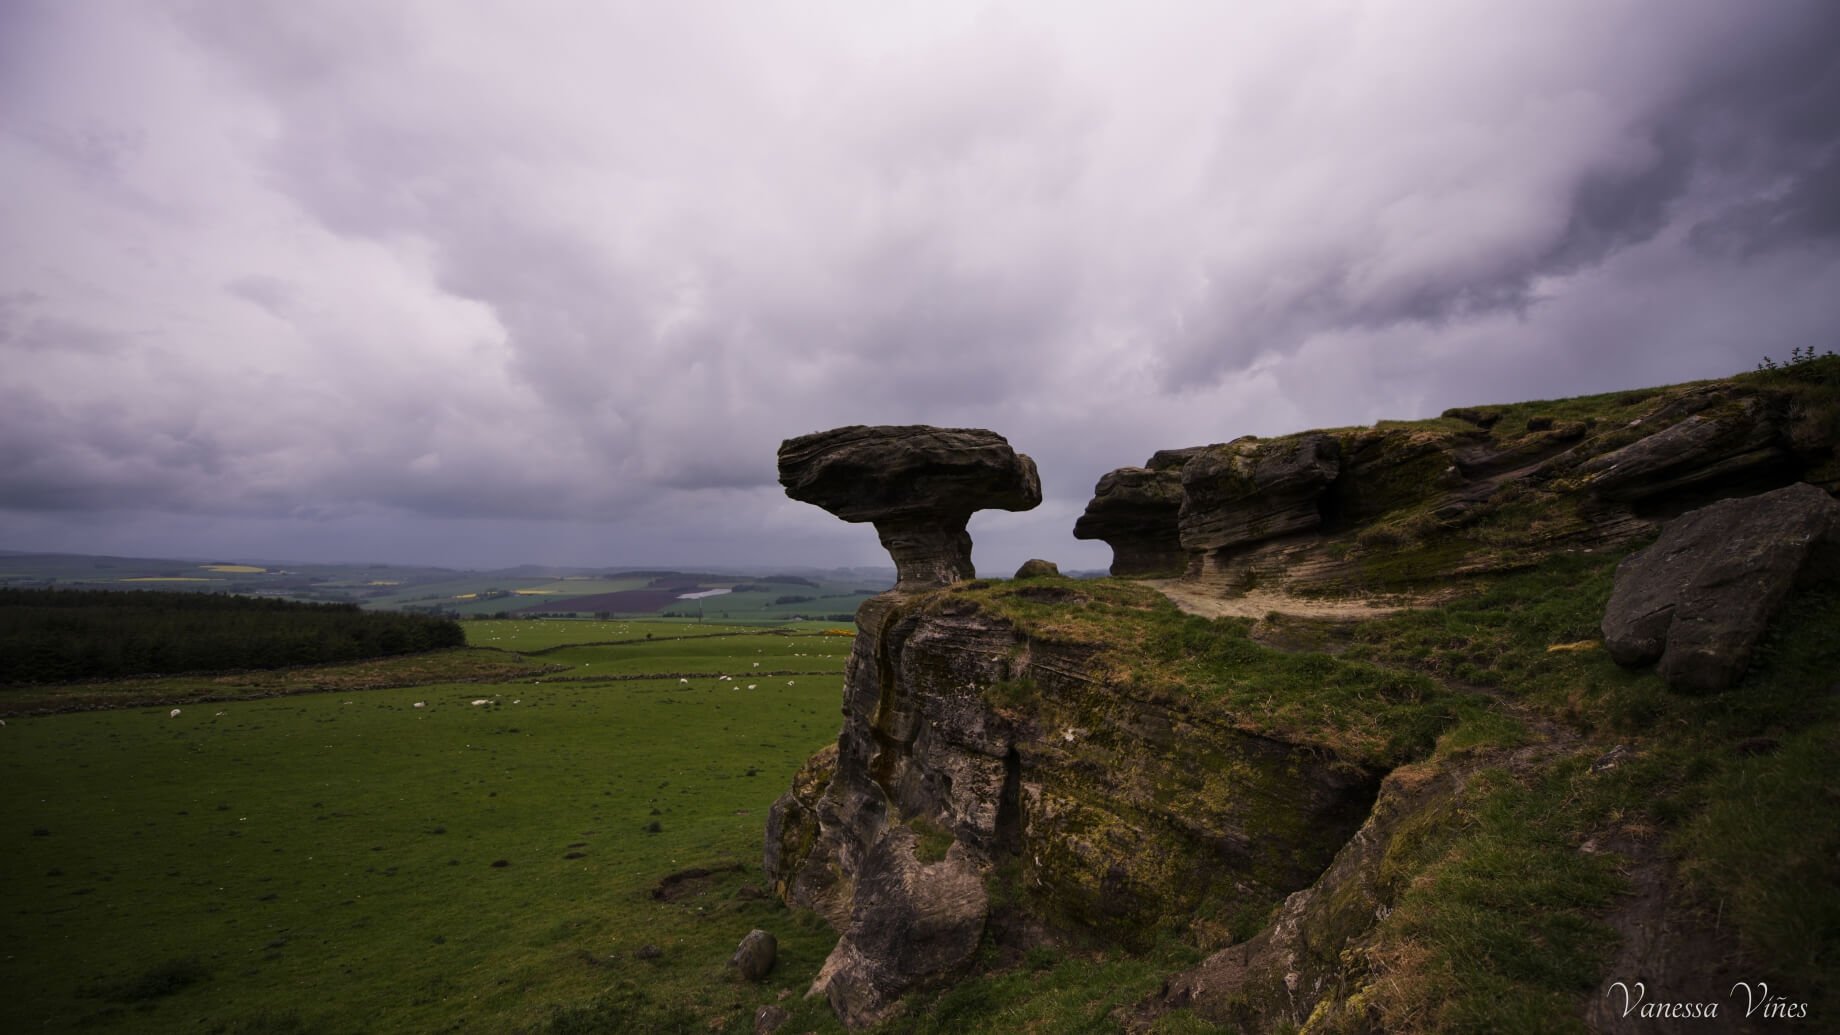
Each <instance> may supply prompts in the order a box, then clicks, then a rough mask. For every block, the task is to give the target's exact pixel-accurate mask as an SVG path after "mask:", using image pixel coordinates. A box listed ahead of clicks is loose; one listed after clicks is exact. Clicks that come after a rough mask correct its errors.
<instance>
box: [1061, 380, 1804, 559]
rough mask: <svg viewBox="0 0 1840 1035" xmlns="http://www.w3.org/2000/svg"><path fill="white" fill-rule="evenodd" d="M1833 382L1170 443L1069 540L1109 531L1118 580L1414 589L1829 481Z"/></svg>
mask: <svg viewBox="0 0 1840 1035" xmlns="http://www.w3.org/2000/svg"><path fill="white" fill-rule="evenodd" d="M1830 396H1831V391H1829V390H1826V389H1825V387H1824V386H1822V385H1819V384H1814V385H1810V384H1806V383H1801V382H1797V381H1795V380H1793V379H1787V378H1777V379H1749V380H1746V379H1733V380H1727V381H1715V382H1702V383H1698V384H1691V385H1681V386H1677V387H1674V388H1667V389H1654V390H1645V391H1637V392H1622V393H1615V394H1612V395H1605V396H1595V397H1588V398H1583V399H1570V400H1561V401H1557V402H1553V403H1521V404H1516V405H1513V406H1492V407H1465V408H1459V409H1454V410H1449V411H1446V412H1445V413H1444V415H1443V416H1442V417H1440V418H1438V419H1435V420H1425V421H1412V422H1387V421H1383V422H1381V423H1380V424H1377V425H1375V426H1374V427H1372V428H1344V429H1338V430H1329V431H1309V432H1302V433H1299V434H1295V435H1287V436H1282V437H1278V438H1271V439H1257V438H1251V437H1246V438H1240V439H1235V440H1233V441H1231V442H1228V443H1226V444H1224V445H1212V446H1198V447H1191V448H1189V449H1185V450H1171V451H1166V452H1165V453H1161V454H1158V456H1159V457H1166V458H1167V459H1166V460H1165V462H1164V463H1163V465H1162V466H1161V468H1160V469H1159V468H1156V467H1154V466H1153V467H1150V468H1132V467H1126V468H1120V469H1119V470H1117V471H1114V472H1112V473H1110V474H1108V475H1106V476H1105V477H1104V478H1102V479H1101V480H1100V482H1099V484H1098V486H1097V488H1096V489H1095V492H1094V496H1093V500H1092V502H1091V503H1090V504H1089V505H1088V507H1087V511H1086V514H1085V515H1083V516H1082V517H1081V519H1080V523H1079V524H1078V525H1076V526H1075V535H1076V536H1079V537H1081V538H1097V539H1104V540H1106V541H1107V542H1108V543H1110V544H1111V545H1112V546H1113V549H1114V551H1115V553H1116V555H1117V562H1116V563H1115V564H1114V568H1113V574H1115V575H1139V574H1149V573H1153V572H1155V571H1158V570H1170V569H1175V568H1180V569H1181V570H1183V571H1184V572H1185V574H1186V576H1187V578H1188V579H1189V580H1190V581H1192V582H1195V583H1197V584H1198V585H1201V586H1205V587H1207V588H1209V589H1210V590H1212V591H1213V592H1216V593H1222V594H1232V593H1237V592H1243V591H1245V590H1246V589H1249V588H1252V587H1255V586H1257V587H1263V588H1266V589H1271V588H1278V587H1281V588H1286V589H1289V590H1293V591H1299V592H1317V593H1321V592H1327V593H1365V592H1375V591H1388V590H1399V589H1411V588H1414V587H1420V586H1424V585H1426V584H1431V583H1440V582H1443V581H1445V580H1448V579H1450V578H1452V577H1461V576H1465V575H1474V574H1479V573H1488V572H1500V571H1506V570H1512V569H1515V568H1521V567H1526V566H1528V565H1530V564H1532V563H1535V562H1537V561H1538V560H1539V559H1540V558H1542V557H1545V556H1548V555H1550V554H1551V553H1553V552H1555V551H1561V550H1594V549H1614V548H1621V547H1625V546H1627V545H1628V544H1631V543H1635V542H1639V541H1641V540H1643V539H1646V538H1649V537H1652V536H1653V535H1654V534H1655V533H1656V532H1657V531H1658V529H1659V527H1660V524H1661V522H1664V521H1665V520H1667V519H1668V518H1670V517H1673V516H1675V515H1677V514H1680V513H1682V512H1684V511H1686V510H1689V509H1692V508H1694V507H1698V506H1701V505H1703V504H1705V503H1708V502H1711V501H1713V500H1717V499H1722V498H1726V497H1730V496H1744V495H1750V494H1753V493H1757V492H1762V491H1767V490H1770V489H1775V488H1780V487H1782V486H1785V485H1789V484H1792V483H1795V482H1799V481H1806V482H1810V483H1812V484H1815V485H1817V486H1819V487H1821V488H1824V489H1826V490H1827V491H1829V492H1830V493H1831V492H1834V491H1836V490H1837V489H1840V427H1836V426H1835V416H1834V412H1833V409H1832V403H1831V399H1830ZM1175 551H1180V552H1179V555H1178V554H1177V553H1176V552H1175ZM1146 556H1148V557H1151V558H1153V560H1151V561H1148V562H1146V561H1145V560H1144V558H1145V557H1146ZM1178 557H1179V560H1178Z"/></svg>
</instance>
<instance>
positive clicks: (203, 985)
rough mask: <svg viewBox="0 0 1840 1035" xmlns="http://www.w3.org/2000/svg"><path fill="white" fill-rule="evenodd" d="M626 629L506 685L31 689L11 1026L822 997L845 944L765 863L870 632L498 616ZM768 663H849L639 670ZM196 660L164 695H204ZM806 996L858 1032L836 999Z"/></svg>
mask: <svg viewBox="0 0 1840 1035" xmlns="http://www.w3.org/2000/svg"><path fill="white" fill-rule="evenodd" d="M610 626H611V627H616V628H622V629H623V631H624V632H625V633H628V634H636V638H637V640H638V642H637V643H634V644H629V645H607V646H598V647H575V648H567V649H566V650H565V651H552V652H550V656H546V655H544V654H537V655H536V656H534V657H532V658H531V659H530V664H532V665H535V664H538V663H544V664H547V663H550V661H551V658H552V657H553V656H560V655H562V654H564V653H566V654H567V656H568V658H569V659H570V664H571V666H572V667H571V668H570V669H569V670H568V671H566V672H560V673H558V672H542V671H520V672H519V673H518V674H517V675H516V676H514V677H509V678H510V679H511V681H506V682H499V683H471V682H470V683H452V682H446V683H434V684H431V685H423V686H410V687H400V688H394V689H368V690H367V689H342V690H335V691H332V692H317V693H304V694H299V695H296V696H283V697H272V698H259V699H247V700H232V701H219V702H215V703H211V702H198V701H195V700H193V699H191V698H186V699H185V700H183V702H182V704H181V714H180V715H179V716H177V717H173V716H171V715H170V714H169V713H170V707H169V706H168V704H167V703H164V702H163V703H160V704H158V705H151V706H145V707H136V708H128V709H118V710H110V711H99V712H83V713H74V714H60V715H42V716H31V717H19V716H18V715H17V712H14V717H12V718H11V719H10V720H9V724H8V725H7V726H6V727H5V728H4V729H0V780H4V782H5V786H6V787H7V788H8V794H7V795H6V796H5V797H4V799H0V846H3V848H0V886H4V887H6V888H7V889H8V891H9V892H10V894H9V896H8V898H9V900H10V901H9V902H8V904H7V906H6V907H5V909H6V913H5V915H6V918H7V922H6V924H5V929H6V931H7V937H6V938H5V940H4V941H5V950H4V956H5V958H4V959H3V960H0V981H4V982H5V986H6V987H7V988H8V989H10V990H11V991H10V992H9V994H8V995H7V996H5V997H4V998H3V999H0V1030H5V1031H69V1030H83V1031H103V1032H109V1031H115V1032H164V1031H181V1030H183V1031H206V1032H212V1031H218V1032H271V1031H276V1032H288V1031H296V1032H321V1031H324V1032H359V1031H379V1032H386V1031H387V1032H402V1031H415V1032H421V1031H428V1032H434V1031H481V1032H503V1031H549V1030H554V1031H561V1030H646V1029H654V1028H655V1029H659V1030H670V1029H671V1028H672V1027H673V1026H678V1027H682V1026H685V1025H689V1026H692V1027H693V1028H694V1030H698V1031H704V1030H709V1026H710V1024H711V1023H712V1022H714V1023H716V1025H717V1029H718V1030H724V1025H725V1026H726V1030H745V1029H746V1026H747V1021H748V1019H749V1018H751V1016H752V1013H753V1011H754V1009H755V1008H756V1007H757V1006H759V1005H760V1004H762V1003H764V1002H769V1001H774V999H775V997H776V996H777V994H778V992H779V991H780V990H781V989H795V990H797V991H799V992H801V993H802V992H803V989H804V987H805V985H806V984H808V983H809V981H810V979H811V977H812V976H813V974H815V972H816V969H817V967H818V965H819V963H821V962H822V960H823V958H824V956H825V954H826V953H827V952H828V951H829V949H830V946H831V944H832V943H833V941H834V940H835V936H834V935H833V934H831V933H830V932H829V931H828V930H827V929H825V928H823V926H822V925H821V924H819V923H817V922H815V921H814V920H813V919H812V918H810V917H798V916H795V915H794V914H791V913H789V912H787V911H786V910H785V909H784V908H783V907H781V906H779V905H777V904H776V902H775V901H774V900H772V899H770V898H769V897H766V896H764V895H761V894H759V892H760V880H761V878H760V872H759V856H760V850H761V845H762V842H763V832H764V824H765V821H766V813H767V809H768V806H770V805H771V804H772V802H773V799H774V798H775V797H777V796H778V795H779V794H780V793H781V792H782V791H783V790H784V789H785V788H786V787H787V785H788V784H789V782H790V780H791V777H792V773H793V771H794V770H795V769H796V768H797V767H798V765H799V764H800V763H801V762H802V761H803V760H804V759H805V758H806V757H807V756H808V755H809V754H811V753H812V752H813V751H815V750H816V749H818V748H819V747H822V746H823V745H825V744H827V743H829V742H831V741H832V740H833V739H834V738H835V736H836V726H837V704H838V699H839V693H840V686H841V677H840V673H841V671H842V665H843V659H844V655H845V653H846V652H847V649H848V644H849V640H848V638H846V637H841V636H820V635H799V636H786V637H779V636H763V635H761V634H760V631H759V630H747V631H745V632H740V633H733V634H731V635H717V636H712V635H709V634H710V633H715V632H719V631H720V630H715V629H712V628H702V629H698V628H696V627H695V626H693V625H685V624H673V623H649V624H643V623H637V622H633V623H597V622H548V623H536V622H523V623H494V622H471V623H467V627H468V632H469V634H470V635H471V636H472V637H473V638H474V639H473V642H475V643H484V644H486V645H490V646H499V645H501V644H502V643H503V642H504V640H505V639H506V637H507V636H509V637H510V638H511V639H513V640H517V639H522V638H524V636H523V635H520V634H527V635H528V638H529V640H530V641H531V642H530V643H529V644H519V646H520V647H522V648H523V649H540V647H557V646H561V645H563V644H566V643H568V642H569V641H570V639H571V637H573V638H574V639H575V640H577V641H580V640H589V641H594V640H599V639H602V638H610V637H607V634H608V633H609V632H610V631H612V630H611V629H610V628H609V627H610ZM646 632H651V633H652V634H653V639H652V640H651V641H649V642H648V641H646V640H645V639H644V634H645V633H646ZM680 634H690V635H701V636H702V638H700V639H693V640H672V639H670V638H669V637H672V636H676V635H680ZM493 637H497V642H492V639H493ZM821 651H822V652H823V653H827V654H828V657H824V656H818V655H819V654H820V652H821ZM463 653H464V652H463ZM485 653H487V654H488V656H489V652H485ZM801 655H803V656H801ZM757 659H768V660H766V661H763V665H762V667H763V669H764V668H765V667H766V665H767V664H772V665H774V666H777V667H779V668H787V667H791V666H792V665H793V664H796V665H797V666H798V667H799V668H800V669H801V670H802V671H812V672H816V673H819V674H815V675H810V676H796V677H790V678H785V677H782V678H777V679H774V680H772V681H770V682H769V681H765V680H756V682H757V683H759V684H760V685H759V687H758V689H756V690H754V691H749V690H746V689H745V688H744V686H745V684H743V683H741V682H738V681H717V680H714V679H713V678H700V679H697V680H695V681H694V682H693V683H692V684H683V683H680V682H679V681H678V679H677V678H675V677H673V678H668V679H657V678H653V679H647V678H632V677H633V676H636V675H642V674H643V673H644V672H645V671H646V670H647V669H648V668H649V667H651V666H654V665H661V666H666V670H667V671H675V670H676V668H677V667H680V666H684V665H687V664H690V663H692V662H696V663H699V664H701V665H702V666H703V669H704V670H707V671H714V670H715V669H716V668H717V667H719V666H726V667H727V668H728V669H729V670H731V671H733V672H735V673H740V672H742V670H744V669H746V670H750V671H751V666H752V664H753V662H754V661H755V660H757ZM512 660H516V659H512ZM602 666H605V668H606V669H607V670H608V672H609V673H610V674H612V673H614V672H616V671H617V672H618V673H619V674H620V675H621V676H623V677H625V678H619V679H609V680H596V679H594V678H592V676H590V675H589V673H590V672H592V671H593V669H595V668H599V667H602ZM437 674H438V673H437ZM296 675H299V676H301V678H302V679H303V680H305V683H304V686H305V688H306V689H311V688H312V686H313V685H315V683H314V681H313V680H314V679H317V680H318V681H319V683H322V684H323V683H324V682H326V681H327V680H328V678H330V677H328V676H327V675H326V674H325V672H324V671H323V670H322V671H320V672H319V673H318V674H317V675H314V676H313V679H308V678H306V677H307V676H308V675H312V672H311V670H300V672H298V673H296ZM496 678H501V679H502V678H507V677H506V676H504V675H503V674H502V673H501V674H499V675H498V676H497V677H496ZM199 681H200V680H194V681H193V682H199ZM183 682H184V681H163V685H162V686H161V687H153V688H151V689H148V688H143V690H142V692H143V693H150V692H157V691H159V690H161V689H164V690H165V691H167V692H170V693H172V694H175V695H179V696H184V695H185V694H193V695H195V694H196V693H198V688H197V687H195V686H186V685H182V684H183ZM358 685H363V684H362V683H360V684H358ZM220 689H221V687H220ZM297 689H298V688H297ZM35 692H36V691H35ZM90 692H91V693H95V692H100V691H96V690H94V689H93V688H92V690H91V691H90ZM262 692H287V691H286V689H285V688H283V689H277V688H276V687H274V686H269V687H266V688H265V689H264V690H263V691H262ZM9 693H12V692H11V691H5V692H0V709H5V708H6V705H7V702H8V698H7V697H6V696H5V695H6V694H9ZM481 700H483V701H489V702H490V703H488V704H483V705H476V704H474V703H473V702H475V701H481ZM417 702H420V703H421V707H417V706H416V704H417ZM92 703H93V702H92ZM9 710H10V709H9ZM697 866H701V867H705V868H709V869H712V870H714V871H715V872H714V873H713V874H712V875H711V876H710V877H708V878H706V879H703V880H700V881H692V882H690V883H689V885H688V886H689V887H690V888H691V889H693V890H692V891H691V893H689V894H687V895H685V896H683V897H679V898H677V899H676V900H674V901H660V900H655V899H654V898H653V897H652V896H651V894H650V890H651V889H652V888H653V886H654V885H655V884H656V883H657V882H658V881H659V879H660V878H661V877H663V876H665V875H666V874H669V873H671V872H673V871H678V870H682V869H685V868H689V867H697ZM723 867H733V868H731V869H723ZM753 927H765V928H767V929H769V930H772V931H773V932H774V934H775V935H777V936H778V938H779V940H780V964H779V967H778V968H777V969H776V971H775V972H774V974H773V976H772V978H771V979H770V980H769V981H768V982H767V983H766V984H765V985H762V986H755V985H745V984H741V983H736V982H733V981H731V980H729V979H728V977H727V976H726V974H725V972H724V964H725V962H726V960H727V957H728V954H729V953H730V952H731V951H732V950H733V948H734V945H735V943H736V942H738V941H739V940H740V938H741V937H742V936H743V935H744V934H746V933H747V932H748V930H749V929H751V928H753ZM647 944H649V945H653V946H656V947H657V948H658V949H659V950H661V954H660V955H658V956H657V957H656V958H649V959H648V958H639V957H638V956H636V955H635V952H636V950H638V949H639V948H640V947H641V946H642V945H647ZM786 1005H788V1006H789V1007H791V1008H793V1009H794V1010H795V1011H796V1014H795V1016H796V1017H797V1021H796V1023H797V1024H798V1025H799V1026H798V1027H797V1029H796V1030H801V1031H803V1030H807V1029H812V1028H817V1029H820V1030H834V1022H832V1021H831V1020H830V1019H829V1010H828V1008H826V1007H824V1006H823V1004H821V1003H817V1002H812V1003H806V1002H804V1001H803V1000H802V999H801V998H799V997H798V996H792V997H789V998H788V999H787V1000H786ZM583 1024H587V1025H588V1028H586V1029H584V1028H582V1027H581V1025H583Z"/></svg>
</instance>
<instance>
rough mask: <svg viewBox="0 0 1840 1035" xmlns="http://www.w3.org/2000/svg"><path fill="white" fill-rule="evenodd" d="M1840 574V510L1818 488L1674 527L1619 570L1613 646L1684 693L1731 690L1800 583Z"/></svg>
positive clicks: (1787, 491)
mask: <svg viewBox="0 0 1840 1035" xmlns="http://www.w3.org/2000/svg"><path fill="white" fill-rule="evenodd" d="M1837 570H1840V502H1835V500H1834V498H1833V497H1832V496H1829V495H1828V494H1827V493H1825V492H1823V491H1822V490H1820V489H1817V488H1815V487H1814V486H1812V485H1806V484H1796V485H1791V486H1788V487H1786V488H1782V489H1777V490H1776V491H1774V492H1768V493H1764V494H1763V495H1760V496H1749V497H1742V498H1739V499H1730V500H1722V501H1720V502H1718V503H1714V504H1712V505H1710V506H1707V507H1703V508H1701V509H1699V510H1695V511H1691V512H1689V513H1686V514H1683V515H1681V516H1680V517H1678V518H1676V519H1674V520H1673V521H1671V522H1669V523H1668V525H1667V526H1666V528H1665V529H1664V530H1663V531H1662V533H1661V538H1660V539H1658V540H1656V541H1655V543H1654V544H1653V545H1652V546H1649V547H1648V548H1647V549H1644V550H1640V551H1638V552H1636V553H1634V554H1631V555H1630V556H1629V557H1628V558H1627V559H1625V560H1624V561H1623V563H1622V564H1620V565H1618V567H1617V569H1616V583H1615V587H1614V588H1613V589H1612V591H1611V594H1610V603H1609V605H1608V606H1607V607H1606V608H1605V610H1604V621H1603V633H1604V644H1605V646H1606V647H1607V648H1608V649H1609V651H1610V656H1611V657H1612V658H1614V659H1616V661H1617V662H1618V663H1619V664H1622V665H1645V664H1648V663H1649V662H1658V663H1659V664H1658V665H1657V671H1659V672H1660V674H1661V676H1662V678H1664V679H1666V680H1667V681H1668V684H1669V685H1670V686H1672V687H1674V688H1675V689H1679V690H1692V691H1712V690H1722V689H1725V688H1726V687H1729V686H1731V685H1732V684H1733V683H1735V682H1737V681H1738V679H1739V678H1740V677H1741V676H1743V674H1744V670H1745V669H1746V668H1747V667H1749V665H1750V660H1751V653H1752V651H1753V650H1754V649H1755V648H1756V646H1757V643H1758V641H1759V640H1760V639H1762V637H1763V634H1764V631H1765V630H1766V629H1767V628H1768V626H1769V622H1770V619H1771V618H1773V617H1774V616H1775V614H1776V612H1777V611H1778V609H1780V608H1781V606H1782V603H1783V601H1784V600H1785V599H1786V598H1787V597H1788V595H1789V592H1790V590H1791V589H1793V588H1794V587H1795V586H1796V585H1797V584H1798V583H1802V584H1806V583H1808V582H1810V581H1813V580H1817V579H1829V578H1834V577H1836V572H1837Z"/></svg>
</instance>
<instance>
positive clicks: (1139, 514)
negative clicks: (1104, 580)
mask: <svg viewBox="0 0 1840 1035" xmlns="http://www.w3.org/2000/svg"><path fill="white" fill-rule="evenodd" d="M1199 452H1201V449H1200V448H1194V449H1166V450H1163V451H1161V452H1159V453H1157V454H1156V455H1155V456H1152V457H1151V458H1150V459H1149V460H1148V461H1147V462H1145V464H1144V466H1142V467H1121V468H1119V469H1118V470H1116V471H1112V472H1111V473H1109V474H1107V475H1105V476H1104V477H1102V478H1100V479H1099V484H1098V485H1096V486H1094V487H1093V498H1092V501H1091V502H1090V503H1088V504H1086V512H1085V513H1083V514H1081V515H1080V519H1079V520H1078V521H1076V522H1074V525H1073V537H1074V538H1075V539H1098V540H1102V541H1104V542H1105V544H1106V545H1107V546H1110V547H1111V548H1112V569H1111V571H1112V574H1113V575H1137V576H1147V575H1180V574H1181V573H1182V572H1183V571H1184V570H1185V569H1186V568H1187V567H1188V555H1187V554H1186V553H1184V552H1183V550H1182V533H1181V529H1180V527H1179V524H1178V517H1179V515H1180V513H1181V510H1182V468H1183V466H1184V465H1186V464H1187V463H1188V461H1189V460H1190V459H1192V458H1193V457H1194V456H1195V454H1197V453H1199Z"/></svg>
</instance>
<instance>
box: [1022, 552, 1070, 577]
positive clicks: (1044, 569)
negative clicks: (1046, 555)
mask: <svg viewBox="0 0 1840 1035" xmlns="http://www.w3.org/2000/svg"><path fill="white" fill-rule="evenodd" d="M1060 573H1061V566H1060V565H1058V564H1056V563H1054V562H1053V561H1044V560H1042V559H1041V558H1039V557H1031V558H1029V559H1028V560H1026V561H1023V562H1022V567H1020V568H1017V569H1016V578H1019V579H1039V578H1045V577H1047V576H1049V575H1059V574H1060Z"/></svg>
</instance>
